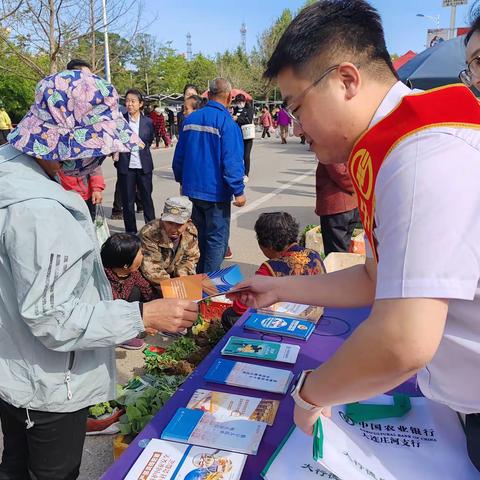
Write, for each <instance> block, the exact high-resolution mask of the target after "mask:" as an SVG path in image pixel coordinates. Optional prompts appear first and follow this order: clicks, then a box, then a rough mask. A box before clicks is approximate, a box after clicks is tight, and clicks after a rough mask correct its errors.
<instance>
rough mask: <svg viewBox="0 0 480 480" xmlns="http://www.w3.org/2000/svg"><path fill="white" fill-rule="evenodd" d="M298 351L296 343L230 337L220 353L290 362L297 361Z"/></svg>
mask: <svg viewBox="0 0 480 480" xmlns="http://www.w3.org/2000/svg"><path fill="white" fill-rule="evenodd" d="M299 352H300V347H299V346H298V345H290V344H288V343H279V342H269V341H268V340H256V339H253V338H242V337H230V338H229V339H228V342H227V344H226V345H225V346H224V347H223V349H222V355H231V356H236V357H248V358H255V359H257V360H271V361H272V362H284V363H291V364H294V363H295V362H296V361H297V357H298V353H299Z"/></svg>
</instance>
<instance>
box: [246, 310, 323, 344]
mask: <svg viewBox="0 0 480 480" xmlns="http://www.w3.org/2000/svg"><path fill="white" fill-rule="evenodd" d="M244 327H245V329H246V330H256V331H258V332H263V333H272V334H275V335H281V336H283V337H292V338H296V339H298V340H308V338H309V337H310V335H311V334H312V332H313V330H314V329H315V324H314V323H312V322H309V321H308V320H301V319H298V318H292V317H281V316H278V315H275V316H272V315H265V314H263V313H252V314H251V315H250V317H248V319H247V321H246V322H245V325H244Z"/></svg>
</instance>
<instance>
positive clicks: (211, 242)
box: [190, 198, 231, 273]
mask: <svg viewBox="0 0 480 480" xmlns="http://www.w3.org/2000/svg"><path fill="white" fill-rule="evenodd" d="M190 200H191V201H192V203H193V212H192V221H193V223H194V224H195V226H196V227H197V230H198V246H199V248H200V260H199V262H198V265H197V273H208V272H213V271H215V270H219V269H220V267H221V265H222V262H223V258H224V257H225V252H226V251H227V247H228V239H229V236H230V210H231V203H230V202H207V201H205V200H196V199H195V198H191V199H190Z"/></svg>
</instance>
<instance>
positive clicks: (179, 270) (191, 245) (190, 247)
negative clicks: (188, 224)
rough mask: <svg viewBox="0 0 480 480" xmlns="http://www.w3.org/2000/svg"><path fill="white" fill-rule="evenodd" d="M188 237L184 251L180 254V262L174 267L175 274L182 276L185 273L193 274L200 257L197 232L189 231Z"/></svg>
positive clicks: (185, 274) (195, 271)
mask: <svg viewBox="0 0 480 480" xmlns="http://www.w3.org/2000/svg"><path fill="white" fill-rule="evenodd" d="M189 236H190V238H189V240H188V243H187V245H186V246H185V251H184V253H183V255H182V259H181V263H180V265H178V266H177V267H176V269H175V276H177V277H184V276H187V275H195V274H196V273H197V270H196V269H197V263H198V260H199V259H200V249H199V247H198V237H197V234H196V233H195V234H194V233H192V232H190V235H189Z"/></svg>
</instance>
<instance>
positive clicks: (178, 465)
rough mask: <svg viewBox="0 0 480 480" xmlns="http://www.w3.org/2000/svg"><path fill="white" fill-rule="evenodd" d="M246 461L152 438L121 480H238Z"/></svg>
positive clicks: (212, 451) (224, 453) (229, 453)
mask: <svg viewBox="0 0 480 480" xmlns="http://www.w3.org/2000/svg"><path fill="white" fill-rule="evenodd" d="M246 459H247V456H246V455H242V454H240V453H232V452H226V451H223V450H215V449H211V448H205V447H195V446H193V445H185V444H181V443H175V442H166V441H165V440H159V439H157V438H153V439H152V440H150V442H149V443H148V445H147V446H146V447H145V449H144V450H143V452H142V454H141V455H140V456H139V457H138V459H137V461H136V462H135V463H134V464H133V466H132V468H131V469H130V471H129V473H128V475H127V476H126V477H125V480H158V479H162V480H180V479H186V478H188V479H197V480H198V479H217V480H220V479H221V480H240V477H241V475H242V470H243V467H244V465H245V461H246Z"/></svg>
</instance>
